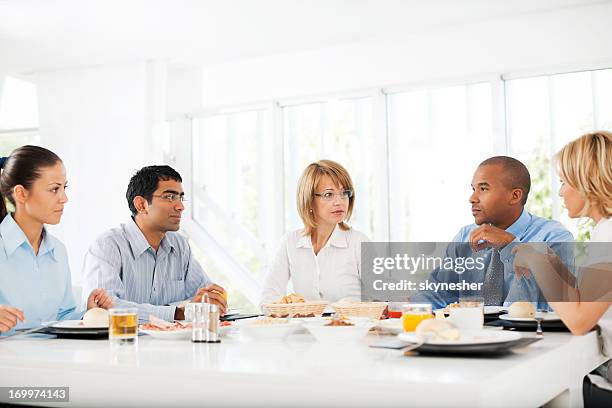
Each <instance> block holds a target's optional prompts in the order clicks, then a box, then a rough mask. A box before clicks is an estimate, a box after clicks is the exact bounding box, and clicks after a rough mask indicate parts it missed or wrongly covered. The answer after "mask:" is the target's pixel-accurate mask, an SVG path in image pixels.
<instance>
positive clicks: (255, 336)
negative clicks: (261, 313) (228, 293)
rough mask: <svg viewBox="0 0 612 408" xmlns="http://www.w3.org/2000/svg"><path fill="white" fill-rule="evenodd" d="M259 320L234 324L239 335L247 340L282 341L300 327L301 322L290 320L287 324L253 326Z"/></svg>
mask: <svg viewBox="0 0 612 408" xmlns="http://www.w3.org/2000/svg"><path fill="white" fill-rule="evenodd" d="M257 320H260V319H248V320H244V321H239V322H238V323H235V325H236V326H238V327H239V329H240V335H241V336H242V338H244V339H247V340H263V341H268V340H283V339H285V338H286V337H287V336H289V335H290V334H293V333H295V332H296V331H297V330H298V329H300V328H301V327H302V322H300V321H296V320H290V321H288V322H287V323H278V324H255V322H256V321H257Z"/></svg>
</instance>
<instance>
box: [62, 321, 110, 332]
mask: <svg viewBox="0 0 612 408" xmlns="http://www.w3.org/2000/svg"><path fill="white" fill-rule="evenodd" d="M51 327H54V328H56V329H83V330H91V329H108V324H107V325H105V326H85V325H83V321H82V320H62V321H60V322H57V323H54V324H53V325H51Z"/></svg>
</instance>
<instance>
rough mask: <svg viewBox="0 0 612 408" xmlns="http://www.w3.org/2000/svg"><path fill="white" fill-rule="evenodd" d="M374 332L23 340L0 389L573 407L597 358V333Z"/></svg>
mask: <svg viewBox="0 0 612 408" xmlns="http://www.w3.org/2000/svg"><path fill="white" fill-rule="evenodd" d="M491 330H497V329H491ZM523 335H524V336H532V335H533V334H531V333H523ZM381 338H382V337H378V336H376V335H368V336H367V338H365V339H364V341H363V342H361V343H356V344H353V345H331V344H322V343H318V342H317V341H315V340H314V339H313V338H312V337H311V336H310V335H308V334H296V335H292V336H290V337H289V338H288V339H287V340H285V341H283V342H264V343H262V342H252V341H244V340H242V339H241V338H240V336H239V335H237V334H236V335H230V336H229V337H225V338H224V339H223V341H222V343H220V344H200V343H191V342H190V341H189V340H158V339H153V338H151V337H149V336H141V337H139V341H138V345H137V347H121V348H119V349H118V350H116V349H111V347H110V345H109V342H108V341H106V340H67V339H40V338H38V339H36V338H29V337H26V336H24V337H21V338H16V339H11V340H2V341H0V385H1V386H5V387H8V386H14V387H18V386H22V387H23V386H41V387H42V386H68V387H70V404H68V406H78V407H84V406H104V407H110V406H149V407H152V406H249V407H255V406H263V407H270V406H284V407H287V406H353V407H355V406H376V407H386V406H413V407H415V406H418V407H422V406H452V407H462V406H469V407H477V406H482V407H505V406H508V407H520V406H525V407H533V406H541V405H543V404H546V403H549V405H550V406H566V407H577V406H581V405H582V379H583V377H584V375H585V374H587V373H588V372H589V371H591V370H592V369H593V368H595V367H597V366H598V365H600V364H601V363H603V362H604V361H605V359H604V358H603V357H602V356H601V354H600V353H599V345H598V339H597V335H596V333H594V332H591V333H589V334H587V335H585V336H572V335H570V334H569V333H545V335H544V339H543V340H541V341H539V342H537V343H535V344H532V345H530V346H528V347H526V348H524V349H521V350H519V351H518V352H515V353H514V354H512V355H508V356H503V357H497V358H456V357H454V358H450V357H421V356H414V357H406V356H403V353H402V352H401V351H398V350H389V349H373V348H369V347H367V343H371V342H376V341H377V340H380V339H381ZM551 401H552V402H551ZM5 402H6V401H5Z"/></svg>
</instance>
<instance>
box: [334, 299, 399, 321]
mask: <svg viewBox="0 0 612 408" xmlns="http://www.w3.org/2000/svg"><path fill="white" fill-rule="evenodd" d="M387 305H388V303H387V302H346V303H344V302H338V303H334V304H333V305H332V307H333V308H334V310H335V311H336V314H337V315H340V316H341V317H369V318H370V319H374V320H379V319H380V317H381V316H382V314H383V312H384V310H385V308H386V307H387Z"/></svg>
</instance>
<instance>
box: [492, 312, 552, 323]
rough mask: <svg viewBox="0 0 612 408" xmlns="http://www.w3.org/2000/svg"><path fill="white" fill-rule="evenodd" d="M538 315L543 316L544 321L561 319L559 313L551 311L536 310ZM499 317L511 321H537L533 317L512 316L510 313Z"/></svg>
mask: <svg viewBox="0 0 612 408" xmlns="http://www.w3.org/2000/svg"><path fill="white" fill-rule="evenodd" d="M536 317H541V318H542V321H545V322H554V321H559V320H561V318H560V317H559V315H558V314H556V313H551V312H548V313H543V312H536ZM499 318H500V319H501V320H508V321H510V322H535V321H536V319H535V318H533V317H510V315H508V314H503V315H501V316H499Z"/></svg>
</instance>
